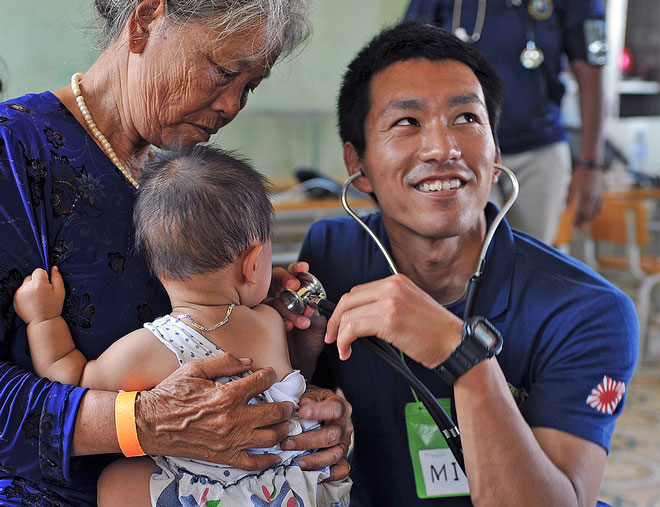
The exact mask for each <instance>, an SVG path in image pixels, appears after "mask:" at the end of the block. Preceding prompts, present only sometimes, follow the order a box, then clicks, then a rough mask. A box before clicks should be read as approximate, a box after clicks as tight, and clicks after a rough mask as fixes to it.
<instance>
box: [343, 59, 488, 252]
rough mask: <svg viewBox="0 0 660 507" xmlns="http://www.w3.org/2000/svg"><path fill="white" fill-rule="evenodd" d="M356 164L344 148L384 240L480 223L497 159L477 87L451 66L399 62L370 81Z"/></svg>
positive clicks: (449, 233) (467, 72)
mask: <svg viewBox="0 0 660 507" xmlns="http://www.w3.org/2000/svg"><path fill="white" fill-rule="evenodd" d="M370 99H371V109H370V110H369V113H368V114H367V118H366V120H365V139H366V148H365V151H364V156H363V157H362V158H361V159H360V158H358V157H357V153H356V152H355V149H354V148H353V147H352V145H350V144H347V146H346V147H345V150H344V156H345V161H346V164H347V167H348V169H349V172H351V173H355V172H357V171H358V170H362V171H363V172H364V174H365V175H366V178H361V179H359V180H358V182H357V185H358V187H360V189H361V190H363V191H366V192H374V193H375V194H376V197H377V198H378V202H379V204H380V208H381V210H382V213H383V217H384V220H385V223H386V225H387V227H388V232H389V233H390V235H392V234H396V233H397V232H402V233H404V234H408V233H410V232H412V233H413V234H415V235H419V236H423V237H427V238H429V239H441V238H446V237H453V236H460V235H462V234H465V233H467V232H469V231H470V230H472V229H473V228H474V227H475V226H476V224H477V223H478V219H479V217H480V216H481V213H482V212H483V209H484V206H485V204H486V202H487V200H488V195H489V193H490V187H491V185H492V183H493V182H495V181H496V180H497V176H496V173H495V169H494V167H493V163H494V162H496V161H498V154H497V150H496V148H495V143H494V140H493V134H492V132H491V129H490V124H489V122H488V112H487V109H486V102H485V99H484V94H483V90H482V89H481V85H480V83H479V81H478V79H477V77H476V76H475V75H474V73H473V72H472V70H471V69H470V68H469V67H467V66H466V65H464V64H462V63H459V62H456V61H454V60H441V61H431V60H426V59H422V58H420V59H414V60H406V61H402V62H397V63H394V64H392V65H390V66H389V67H386V68H385V69H384V70H382V71H380V72H379V73H378V74H376V75H375V76H374V77H373V78H372V81H371V89H370Z"/></svg>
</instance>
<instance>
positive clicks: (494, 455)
mask: <svg viewBox="0 0 660 507" xmlns="http://www.w3.org/2000/svg"><path fill="white" fill-rule="evenodd" d="M454 396H455V402H456V412H457V418H458V421H459V425H460V429H461V442H462V443H463V452H464V456H465V466H466V469H467V470H468V479H469V483H470V491H471V495H472V501H473V503H474V504H475V505H503V506H518V505H519V506H532V505H562V506H593V505H595V504H596V498H597V495H598V490H599V488H600V483H601V481H602V477H603V471H604V468H605V458H606V453H605V449H603V448H602V447H600V446H599V445H597V444H595V443H593V442H590V441H588V440H584V439H582V438H579V437H576V436H574V435H571V434H568V433H565V432H562V431H558V430H554V429H550V428H530V427H529V425H528V424H527V422H526V421H525V420H524V419H523V417H522V415H521V413H520V410H519V409H518V407H517V406H516V403H515V401H514V399H513V397H512V396H511V392H510V391H509V388H508V385H507V383H506V380H505V378H504V375H503V373H502V370H501V369H500V367H499V364H498V363H497V360H496V359H494V358H493V359H489V360H487V361H483V362H481V363H480V364H478V365H477V366H475V367H473V368H472V369H471V370H469V371H468V372H467V373H465V374H464V375H463V376H462V377H460V378H459V379H458V380H457V381H456V383H455V384H454Z"/></svg>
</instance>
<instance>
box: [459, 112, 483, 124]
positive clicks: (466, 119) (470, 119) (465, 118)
mask: <svg viewBox="0 0 660 507" xmlns="http://www.w3.org/2000/svg"><path fill="white" fill-rule="evenodd" d="M456 123H479V117H478V116H477V115H476V114H473V113H463V114H459V115H458V117H457V118H456Z"/></svg>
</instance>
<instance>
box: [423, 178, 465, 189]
mask: <svg viewBox="0 0 660 507" xmlns="http://www.w3.org/2000/svg"><path fill="white" fill-rule="evenodd" d="M460 186H461V180H459V179H458V178H454V179H451V180H444V181H440V180H436V181H431V182H429V181H426V182H424V183H422V184H421V185H418V186H417V188H418V189H419V190H421V191H423V192H437V191H439V190H451V189H452V188H458V187H460Z"/></svg>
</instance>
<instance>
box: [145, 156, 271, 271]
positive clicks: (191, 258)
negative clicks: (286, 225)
mask: <svg viewBox="0 0 660 507" xmlns="http://www.w3.org/2000/svg"><path fill="white" fill-rule="evenodd" d="M267 185H268V182H267V180H266V178H265V177H264V176H263V175H262V174H260V173H259V172H257V171H255V170H254V169H253V168H252V167H250V165H249V164H248V163H247V162H246V161H245V160H243V159H241V158H239V157H238V156H237V155H236V154H234V153H232V152H229V151H224V150H220V149H217V148H212V147H210V146H204V145H198V146H195V147H191V148H174V149H173V150H171V151H164V152H161V153H159V154H156V155H155V156H154V157H153V158H152V160H150V161H149V163H148V164H147V165H146V167H145V168H144V170H143V172H142V174H141V177H140V188H139V189H138V191H137V197H136V201H135V207H134V212H133V222H134V224H135V239H136V245H137V246H138V248H139V249H140V251H141V252H142V254H143V255H144V256H145V258H146V260H147V264H148V265H149V268H150V269H151V271H152V272H153V273H154V274H155V275H156V276H158V277H162V278H166V279H168V278H169V279H172V278H185V277H186V276H188V275H190V274H193V273H205V272H208V271H214V270H216V269H221V268H224V267H226V266H228V265H229V264H231V263H232V262H234V261H235V260H236V259H237V258H238V257H239V256H240V255H241V254H242V253H243V251H244V250H245V249H246V248H247V247H248V246H250V244H251V243H253V242H258V243H266V242H267V241H268V240H269V239H270V234H271V228H272V223H273V207H272V205H271V203H270V192H269V190H268V188H267Z"/></svg>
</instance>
